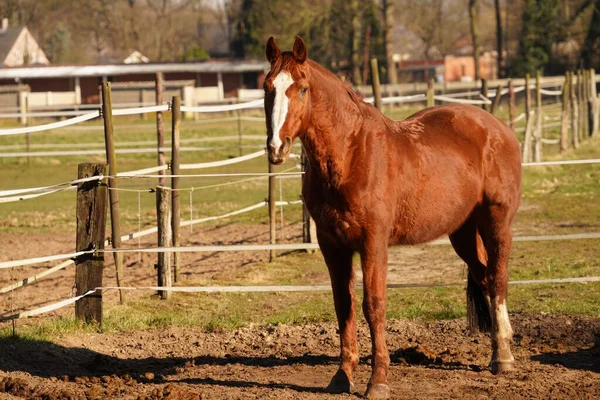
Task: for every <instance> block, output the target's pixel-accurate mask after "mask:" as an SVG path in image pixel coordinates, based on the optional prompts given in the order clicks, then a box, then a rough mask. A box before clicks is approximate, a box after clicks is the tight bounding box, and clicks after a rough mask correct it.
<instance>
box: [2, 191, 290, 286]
mask: <svg viewBox="0 0 600 400" xmlns="http://www.w3.org/2000/svg"><path fill="white" fill-rule="evenodd" d="M291 203H294V202H291ZM266 205H267V202H265V201H261V202H260V203H257V204H254V205H252V206H249V207H245V208H242V209H240V210H236V211H232V212H229V213H226V214H221V215H216V216H212V217H204V218H199V219H193V220H187V221H181V225H180V226H182V227H183V226H190V225H195V224H199V223H202V222H208V221H214V220H218V219H223V218H227V217H231V216H234V215H239V214H243V213H246V212H249V211H252V210H255V209H257V208H261V207H264V206H266ZM157 232H158V228H157V227H153V228H149V229H144V230H142V231H139V232H134V233H129V234H127V235H123V236H121V241H122V242H126V241H128V240H132V239H137V238H141V237H144V236H148V235H151V234H153V233H157ZM104 245H105V246H107V245H108V241H105V242H104ZM74 263H75V262H74V261H73V260H67V261H64V262H62V263H60V264H58V265H56V266H54V267H52V268H49V269H47V270H46V271H43V272H40V273H39V274H36V275H33V276H31V277H28V278H25V279H22V280H20V281H18V282H15V283H13V284H10V285H8V286H5V287H3V288H0V294H3V293H8V292H10V291H13V290H15V289H18V288H20V287H23V286H26V285H29V284H31V283H35V282H37V281H38V280H40V279H42V278H44V277H46V276H48V275H51V274H53V273H55V272H58V271H60V270H62V269H64V268H66V267H68V266H69V265H71V264H74Z"/></svg>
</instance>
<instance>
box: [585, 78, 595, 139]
mask: <svg viewBox="0 0 600 400" xmlns="http://www.w3.org/2000/svg"><path fill="white" fill-rule="evenodd" d="M594 86H595V85H594ZM585 102H586V107H587V130H586V131H585V132H586V135H587V136H588V137H591V136H592V135H593V134H594V95H593V92H592V70H591V69H588V70H586V71H585Z"/></svg>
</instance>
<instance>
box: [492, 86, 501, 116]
mask: <svg viewBox="0 0 600 400" xmlns="http://www.w3.org/2000/svg"><path fill="white" fill-rule="evenodd" d="M501 99H502V84H500V85H498V88H496V96H495V97H494V101H493V102H492V108H491V110H490V112H491V113H492V114H496V111H498V107H499V106H500V100H501Z"/></svg>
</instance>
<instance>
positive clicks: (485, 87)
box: [481, 79, 489, 111]
mask: <svg viewBox="0 0 600 400" xmlns="http://www.w3.org/2000/svg"><path fill="white" fill-rule="evenodd" d="M481 95H482V96H483V97H485V99H486V101H487V98H488V81H487V79H482V80H481ZM481 108H483V109H484V110H485V111H488V110H489V107H488V105H487V103H483V104H482V105H481Z"/></svg>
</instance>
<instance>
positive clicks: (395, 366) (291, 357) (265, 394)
mask: <svg viewBox="0 0 600 400" xmlns="http://www.w3.org/2000/svg"><path fill="white" fill-rule="evenodd" d="M512 319H513V325H514V327H515V331H516V335H515V345H514V355H515V358H516V367H517V370H516V371H515V372H511V373H507V374H505V375H501V376H493V375H492V374H491V373H490V372H489V369H488V368H487V366H486V365H487V362H488V361H489V357H490V348H489V347H490V345H489V338H488V337H487V336H486V335H483V334H479V335H476V336H469V335H467V334H466V330H465V325H466V324H465V322H464V321H462V320H457V321H443V322H435V323H430V324H420V323H414V322H408V321H397V320H394V321H388V328H387V331H388V339H387V342H388V346H389V350H390V355H391V359H392V365H391V368H390V374H389V375H390V384H391V387H392V393H393V396H394V398H406V399H446V398H461V399H484V398H500V399H548V398H552V399H576V398H577V399H592V398H599V396H600V342H599V340H598V339H599V338H600V321H599V320H597V319H586V318H567V317H557V316H542V315H515V316H513V318H512ZM359 343H360V351H361V362H360V365H359V366H358V369H357V372H356V375H355V378H354V379H355V385H356V393H353V394H351V395H339V396H332V395H328V394H326V393H324V392H323V391H322V389H323V387H325V386H326V385H327V383H328V380H329V378H330V377H331V376H332V375H333V373H334V372H335V371H336V368H337V352H338V339H337V333H336V328H335V326H334V324H311V325H304V326H286V325H280V326H268V327H251V328H245V329H241V330H238V331H235V332H231V333H203V332H201V331H199V330H195V329H190V328H185V329H183V328H170V329H167V330H160V331H145V332H138V333H134V334H98V333H95V334H91V333H89V334H78V335H72V336H68V337H64V338H62V339H60V340H59V341H57V342H56V343H48V342H29V341H24V340H11V339H7V340H5V341H4V342H3V343H0V354H1V358H0V398H40V399H79V398H81V399H112V398H120V399H223V398H227V399H248V398H261V399H263V398H265V399H326V398H356V396H360V394H361V393H363V392H364V390H365V387H366V383H367V381H368V377H369V371H370V367H369V358H368V350H369V348H370V345H369V338H368V329H367V328H366V326H364V325H361V326H360V328H359ZM3 396H4V397H3Z"/></svg>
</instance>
